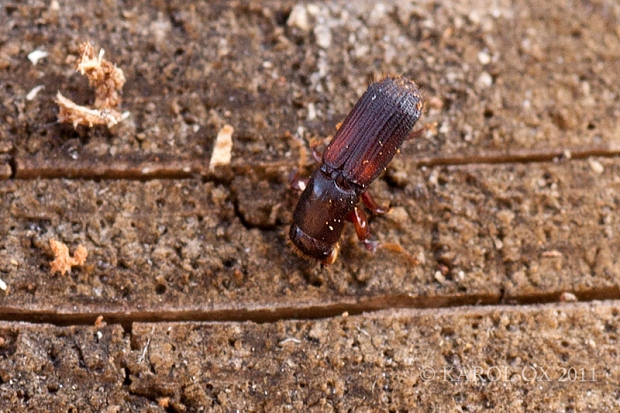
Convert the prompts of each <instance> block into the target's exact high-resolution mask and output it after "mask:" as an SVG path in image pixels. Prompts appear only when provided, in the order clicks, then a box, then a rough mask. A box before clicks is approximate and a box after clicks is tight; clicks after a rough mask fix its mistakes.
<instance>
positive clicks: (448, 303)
mask: <svg viewBox="0 0 620 413" xmlns="http://www.w3.org/2000/svg"><path fill="white" fill-rule="evenodd" d="M573 294H574V296H575V297H576V299H577V301H578V302H582V303H583V302H594V301H613V300H620V287H617V286H616V287H609V288H600V289H594V290H589V291H584V292H575V293H573ZM564 296H565V292H564V291H558V292H550V293H541V294H536V293H533V294H527V295H515V296H509V297H502V295H501V294H500V293H499V292H498V294H488V295H480V294H478V295H469V296H465V295H452V296H450V295H447V296H441V297H413V296H408V295H390V296H377V297H371V298H367V299H363V300H359V301H357V302H342V303H328V304H325V305H308V306H304V305H299V306H283V307H279V308H278V307H260V306H257V307H255V308H245V309H233V308H231V309H221V310H200V309H196V310H191V309H188V310H178V311H164V312H157V311H114V310H111V311H101V312H97V311H95V312H88V311H82V312H79V313H61V312H57V311H45V310H41V311H30V310H24V309H23V308H15V307H0V320H1V321H12V322H28V323H35V324H37V323H42V324H52V325H57V326H72V325H93V324H94V323H95V320H96V319H97V317H99V316H103V320H104V321H105V322H106V323H108V324H121V325H122V326H123V327H124V328H125V329H127V330H128V331H129V330H130V329H131V324H132V323H155V322H254V323H273V322H277V321H283V320H316V319H322V318H332V317H338V316H342V315H343V314H348V315H358V314H362V313H374V312H377V311H385V310H390V309H419V310H429V309H437V310H438V309H447V310H450V309H451V310H455V311H459V310H460V309H463V308H467V307H470V306H476V307H488V306H498V307H506V308H508V307H517V306H535V305H542V304H566V303H567V302H566V301H565V300H563V297H564Z"/></svg>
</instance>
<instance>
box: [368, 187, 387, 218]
mask: <svg viewBox="0 0 620 413" xmlns="http://www.w3.org/2000/svg"><path fill="white" fill-rule="evenodd" d="M362 202H363V203H364V205H366V207H367V208H368V209H369V210H370V212H372V214H373V215H383V214H385V213H386V212H388V211H389V209H390V208H389V207H382V206H380V205H379V204H377V201H375V199H374V198H373V197H372V195H370V193H369V192H364V193H363V194H362Z"/></svg>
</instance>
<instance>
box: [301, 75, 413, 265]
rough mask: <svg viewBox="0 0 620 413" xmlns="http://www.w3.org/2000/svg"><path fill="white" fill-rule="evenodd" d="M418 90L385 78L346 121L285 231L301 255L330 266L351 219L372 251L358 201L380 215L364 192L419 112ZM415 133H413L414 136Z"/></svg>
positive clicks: (410, 84) (398, 79)
mask: <svg viewBox="0 0 620 413" xmlns="http://www.w3.org/2000/svg"><path fill="white" fill-rule="evenodd" d="M422 106H423V99H422V95H421V94H420V90H419V89H418V87H417V86H416V84H415V83H413V82H412V81H410V80H407V79H404V78H402V77H394V76H388V77H386V78H384V79H382V80H380V81H378V82H375V83H372V84H371V85H370V86H369V87H368V89H367V90H366V92H364V94H363V95H362V97H361V98H360V99H359V100H358V101H357V103H356V104H355V106H354V107H353V109H352V110H351V112H350V113H349V115H348V116H347V117H346V119H345V120H344V122H343V123H342V125H341V126H340V128H339V129H338V132H337V133H336V136H334V139H332V141H331V142H330V144H329V146H328V147H327V149H326V150H325V152H324V153H323V156H322V162H321V166H320V167H319V169H317V170H316V171H314V173H313V174H312V176H311V177H310V180H309V181H308V183H307V184H306V188H305V189H304V191H303V193H302V194H301V197H300V199H299V202H298V203H297V207H296V208H295V212H294V213H293V224H292V225H291V229H290V232H289V236H290V238H291V241H292V242H293V244H294V245H295V247H297V248H298V249H299V250H300V251H301V252H302V253H303V254H305V255H307V256H310V257H313V258H317V259H320V260H323V261H324V262H325V263H333V262H334V261H335V260H336V257H337V256H338V249H339V245H338V240H339V239H340V234H341V233H342V229H343V227H344V221H345V220H348V221H353V223H354V224H355V230H356V233H357V236H358V238H359V239H360V241H362V242H363V243H364V245H365V246H366V248H368V249H369V250H373V251H374V249H375V248H376V247H377V245H378V244H377V242H375V241H371V240H370V239H369V237H370V231H369V229H368V222H367V219H366V215H365V214H364V212H363V211H362V210H361V209H360V208H358V206H357V205H358V203H359V201H360V198H361V200H362V201H363V202H364V204H366V206H367V207H369V208H370V209H371V210H373V211H375V212H384V211H381V209H380V208H379V207H378V206H377V204H376V203H375V202H374V201H373V200H372V198H371V197H370V196H369V194H368V193H366V192H365V191H366V188H367V187H368V185H370V183H371V182H372V181H374V180H375V179H376V178H377V176H379V174H380V173H381V172H383V171H384V170H385V168H386V167H387V165H388V163H390V161H391V160H392V158H393V157H394V155H395V154H396V152H397V151H398V148H399V147H400V146H401V145H402V143H403V142H404V141H405V139H407V137H408V136H409V133H410V132H411V129H412V128H413V126H414V125H415V123H416V122H417V121H418V119H419V118H420V115H421V113H422ZM414 133H415V134H417V132H414Z"/></svg>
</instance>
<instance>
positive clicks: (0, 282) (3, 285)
mask: <svg viewBox="0 0 620 413" xmlns="http://www.w3.org/2000/svg"><path fill="white" fill-rule="evenodd" d="M6 289H7V286H6V283H5V282H4V280H3V279H2V278H0V290H2V291H6Z"/></svg>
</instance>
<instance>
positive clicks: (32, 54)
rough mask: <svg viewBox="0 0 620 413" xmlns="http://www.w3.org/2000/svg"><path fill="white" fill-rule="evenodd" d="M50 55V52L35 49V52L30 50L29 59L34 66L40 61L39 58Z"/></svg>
mask: <svg viewBox="0 0 620 413" xmlns="http://www.w3.org/2000/svg"><path fill="white" fill-rule="evenodd" d="M47 56H49V53H47V52H44V51H43V50H35V51H34V52H30V53H29V54H28V60H30V61H31V62H32V64H33V65H34V66H36V65H37V63H39V60H41V59H44V58H46V57H47Z"/></svg>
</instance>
